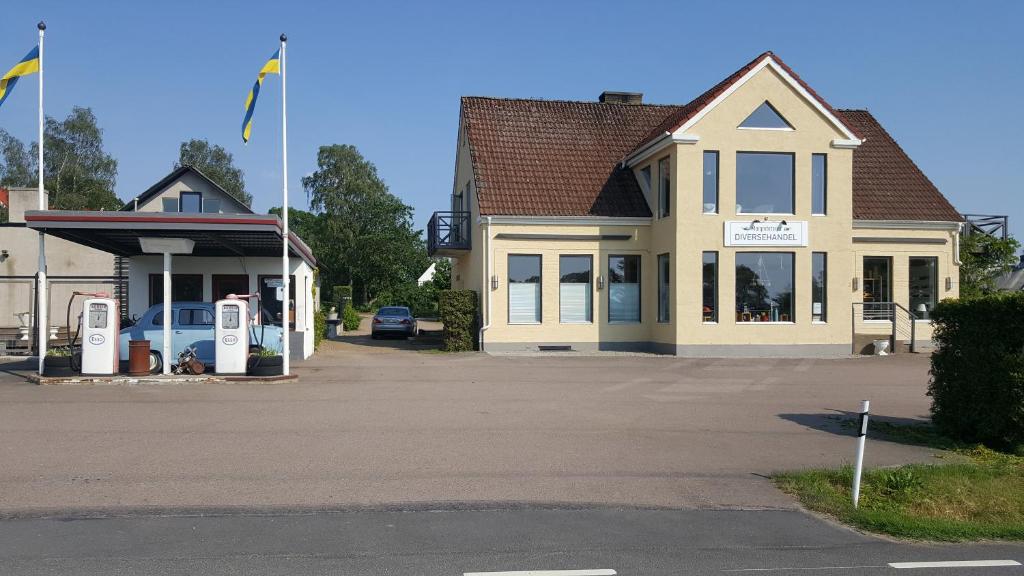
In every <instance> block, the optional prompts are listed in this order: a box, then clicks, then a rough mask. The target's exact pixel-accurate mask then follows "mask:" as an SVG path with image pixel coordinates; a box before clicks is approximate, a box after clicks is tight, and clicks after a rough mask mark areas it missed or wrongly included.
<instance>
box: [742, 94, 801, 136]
mask: <svg viewBox="0 0 1024 576" xmlns="http://www.w3.org/2000/svg"><path fill="white" fill-rule="evenodd" d="M740 128H753V129H755V130H756V129H760V130H792V129H793V125H792V124H790V123H789V121H787V120H786V119H785V118H783V117H782V114H779V111H778V110H776V109H775V107H774V106H772V105H771V104H769V103H768V101H767V100H765V101H764V103H763V104H761V105H760V106H758V107H757V109H756V110H754V111H753V112H751V113H750V116H747V119H746V120H744V121H743V122H742V123H740Z"/></svg>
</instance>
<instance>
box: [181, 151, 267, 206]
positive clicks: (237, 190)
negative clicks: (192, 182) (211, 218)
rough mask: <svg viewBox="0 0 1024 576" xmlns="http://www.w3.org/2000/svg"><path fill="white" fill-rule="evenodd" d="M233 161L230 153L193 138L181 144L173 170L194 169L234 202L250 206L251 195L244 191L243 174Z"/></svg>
mask: <svg viewBox="0 0 1024 576" xmlns="http://www.w3.org/2000/svg"><path fill="white" fill-rule="evenodd" d="M234 160H235V159H234V157H233V156H232V155H231V153H230V152H228V151H227V150H225V149H224V148H223V147H222V146H218V145H216V144H212V145H211V144H210V143H209V142H208V141H206V140H197V139H195V138H193V139H191V140H189V141H188V142H182V143H181V148H180V149H179V152H178V161H177V162H175V163H174V168H175V169H178V168H181V167H182V166H191V167H193V168H196V169H198V170H199V171H200V172H202V173H203V174H206V176H207V177H209V178H210V180H213V181H214V182H216V183H217V184H218V185H219V186H220V187H221V188H223V189H224V190H226V191H227V193H228V194H230V195H231V196H233V197H234V198H235V199H236V200H238V201H239V202H241V203H242V204H245V205H246V206H252V195H251V194H249V193H248V192H246V191H245V174H244V173H243V172H242V170H241V169H240V168H238V167H236V166H235V162H234Z"/></svg>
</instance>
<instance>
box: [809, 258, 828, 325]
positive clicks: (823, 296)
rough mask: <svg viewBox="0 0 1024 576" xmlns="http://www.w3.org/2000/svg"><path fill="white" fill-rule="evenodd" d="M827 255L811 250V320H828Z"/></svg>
mask: <svg viewBox="0 0 1024 576" xmlns="http://www.w3.org/2000/svg"><path fill="white" fill-rule="evenodd" d="M827 274H828V256H827V255H826V254H825V253H824V252H811V321H813V322H825V321H827V320H828V275H827Z"/></svg>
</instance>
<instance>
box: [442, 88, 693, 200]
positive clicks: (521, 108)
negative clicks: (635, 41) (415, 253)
mask: <svg viewBox="0 0 1024 576" xmlns="http://www.w3.org/2000/svg"><path fill="white" fill-rule="evenodd" d="M678 109H679V107H678V106H651V105H647V104H640V105H637V104H611V103H599V102H569V101H556V100H515V99H500V98H471V97H466V98H463V99H462V121H463V123H464V125H465V128H466V130H467V131H468V135H469V147H470V154H471V155H472V160H473V170H474V176H475V178H476V186H477V202H478V203H479V204H478V206H479V208H480V213H481V214H483V215H495V214H499V215H515V216H623V217H629V216H650V215H651V211H650V209H649V208H648V207H647V202H646V201H645V200H644V196H643V193H642V192H641V190H640V186H639V185H638V184H637V182H636V178H635V177H634V176H633V172H632V170H630V169H628V168H622V167H621V166H620V162H621V161H622V159H623V158H625V156H626V155H627V154H628V153H629V151H630V150H632V149H633V147H634V146H635V145H636V143H637V142H638V141H639V140H640V138H642V137H643V135H644V134H646V133H647V132H649V131H650V129H651V127H652V126H655V125H657V124H658V123H660V122H661V121H662V120H664V119H665V117H666V116H668V115H669V114H672V113H673V112H675V111H677V110H678Z"/></svg>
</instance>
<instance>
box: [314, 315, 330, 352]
mask: <svg viewBox="0 0 1024 576" xmlns="http://www.w3.org/2000/svg"><path fill="white" fill-rule="evenodd" d="M326 335H327V313H326V312H324V309H323V308H320V309H319V310H317V311H316V312H314V313H313V349H314V350H317V349H319V348H320V341H321V340H323V339H324V336H326Z"/></svg>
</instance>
